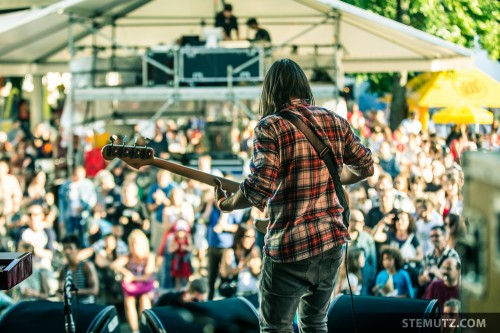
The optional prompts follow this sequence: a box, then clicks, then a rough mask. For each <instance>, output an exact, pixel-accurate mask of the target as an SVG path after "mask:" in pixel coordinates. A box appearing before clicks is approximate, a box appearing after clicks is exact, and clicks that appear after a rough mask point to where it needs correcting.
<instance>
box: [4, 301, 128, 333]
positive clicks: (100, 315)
mask: <svg viewBox="0 0 500 333" xmlns="http://www.w3.org/2000/svg"><path fill="white" fill-rule="evenodd" d="M71 309H72V312H73V319H74V320H75V327H76V333H91V332H92V333H119V332H120V321H119V320H118V314H117V312H116V308H115V307H114V306H104V305H97V304H76V302H74V303H73V304H72V306H71ZM0 332H2V333H33V332H50V333H65V332H66V331H65V327H64V303H62V302H50V301H23V302H19V303H17V304H15V305H14V306H13V307H11V308H10V309H9V310H7V312H6V313H5V314H4V316H3V317H2V319H1V320H0Z"/></svg>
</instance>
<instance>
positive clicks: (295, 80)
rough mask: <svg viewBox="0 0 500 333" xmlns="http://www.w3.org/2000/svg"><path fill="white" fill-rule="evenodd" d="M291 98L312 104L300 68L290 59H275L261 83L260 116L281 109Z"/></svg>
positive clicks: (307, 85)
mask: <svg viewBox="0 0 500 333" xmlns="http://www.w3.org/2000/svg"><path fill="white" fill-rule="evenodd" d="M291 98H299V99H305V100H308V102H309V103H310V104H314V97H313V94H312V91H311V86H310V85H309V81H308V80H307V77H306V74H305V73H304V71H303V70H302V68H301V67H300V66H299V65H298V64H297V63H296V62H294V61H292V60H290V59H281V60H278V61H276V62H275V63H274V64H273V65H272V66H271V68H269V71H268V72H267V74H266V78H265V79H264V84H263V85H262V95H261V98H260V105H259V114H260V115H261V116H262V118H264V117H267V116H269V115H271V114H274V113H276V112H279V111H281V109H280V108H281V107H282V106H283V104H285V103H289V102H290V99H291Z"/></svg>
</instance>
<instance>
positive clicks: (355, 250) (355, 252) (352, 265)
mask: <svg viewBox="0 0 500 333" xmlns="http://www.w3.org/2000/svg"><path fill="white" fill-rule="evenodd" d="M361 253H363V254H364V251H363V249H361V248H359V247H351V248H350V249H349V250H348V251H347V270H348V271H349V273H353V274H354V275H356V277H357V278H358V279H359V282H360V284H361V283H362V282H363V274H362V270H363V267H361V266H360V265H359V257H360V256H361Z"/></svg>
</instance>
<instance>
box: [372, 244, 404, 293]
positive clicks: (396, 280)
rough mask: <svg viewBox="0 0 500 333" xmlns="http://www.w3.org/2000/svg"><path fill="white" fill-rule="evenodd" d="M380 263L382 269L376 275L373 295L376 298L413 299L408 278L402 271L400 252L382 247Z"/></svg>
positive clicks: (389, 247) (392, 248) (388, 247)
mask: <svg viewBox="0 0 500 333" xmlns="http://www.w3.org/2000/svg"><path fill="white" fill-rule="evenodd" d="M380 261H381V262H382V267H384V269H383V270H382V271H380V272H379V273H378V274H377V279H376V281H375V287H374V288H373V289H372V291H373V293H374V294H375V295H377V296H385V297H402V298H408V297H409V298H413V297H414V292H413V286H412V284H411V279H410V276H409V275H408V273H407V272H406V271H405V270H403V269H402V268H403V258H402V256H401V252H400V251H399V250H398V249H396V248H394V247H391V246H383V247H382V248H381V250H380Z"/></svg>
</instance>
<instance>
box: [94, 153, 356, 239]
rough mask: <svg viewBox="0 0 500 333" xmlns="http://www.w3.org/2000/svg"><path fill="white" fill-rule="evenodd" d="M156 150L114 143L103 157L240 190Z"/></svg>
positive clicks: (262, 225)
mask: <svg viewBox="0 0 500 333" xmlns="http://www.w3.org/2000/svg"><path fill="white" fill-rule="evenodd" d="M154 153H155V152H154V150H153V148H151V147H148V146H147V145H146V146H135V145H134V146H126V145H115V144H113V143H111V144H107V145H105V146H104V147H103V148H102V151H101V154H102V157H103V158H104V159H105V160H107V161H111V160H114V159H115V158H118V159H120V160H122V161H123V162H125V163H127V164H128V165H130V166H131V167H133V168H134V169H139V168H140V167H143V166H145V165H153V166H155V167H158V168H160V169H164V170H168V171H170V172H173V173H175V174H177V175H179V176H183V177H186V178H189V179H193V180H197V181H199V182H201V183H204V184H207V185H210V186H215V180H216V179H218V180H219V181H220V182H221V184H222V188H223V189H224V190H226V191H229V192H231V193H236V191H238V189H239V188H240V183H238V182H235V181H234V180H231V179H227V178H224V177H217V176H214V175H211V174H209V173H206V172H202V171H199V170H196V169H193V168H190V167H186V166H184V165H181V164H179V163H175V162H170V161H166V160H164V159H161V158H158V157H155V156H154ZM344 194H345V197H346V200H347V203H348V204H349V197H348V196H347V193H346V192H345V189H344ZM268 224H269V219H267V218H266V219H257V220H256V221H255V228H256V229H257V230H259V231H260V232H262V233H264V234H265V233H266V232H267V225H268Z"/></svg>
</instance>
